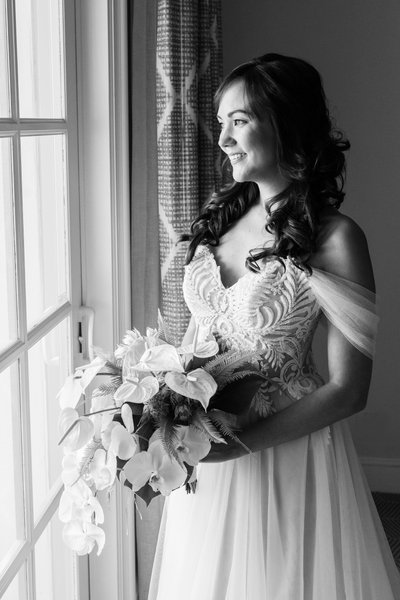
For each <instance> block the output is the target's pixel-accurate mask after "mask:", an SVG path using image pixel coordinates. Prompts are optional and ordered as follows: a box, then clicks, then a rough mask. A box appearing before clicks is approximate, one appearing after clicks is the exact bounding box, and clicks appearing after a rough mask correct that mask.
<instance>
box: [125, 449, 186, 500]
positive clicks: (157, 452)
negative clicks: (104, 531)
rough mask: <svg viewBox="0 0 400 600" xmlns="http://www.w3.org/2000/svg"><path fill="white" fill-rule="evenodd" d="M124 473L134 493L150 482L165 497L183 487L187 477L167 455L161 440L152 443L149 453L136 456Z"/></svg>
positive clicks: (128, 463)
mask: <svg viewBox="0 0 400 600" xmlns="http://www.w3.org/2000/svg"><path fill="white" fill-rule="evenodd" d="M124 473H125V476H126V478H127V479H128V481H129V482H130V483H131V484H132V489H133V491H134V492H137V491H138V490H140V488H142V487H143V486H144V485H145V484H146V483H147V482H148V483H149V484H150V486H151V487H152V488H153V490H154V491H155V492H161V494H163V495H164V496H169V494H170V493H171V492H172V490H174V489H176V488H177V487H180V486H181V485H183V483H184V482H185V480H186V477H187V473H186V471H185V470H183V469H182V467H181V466H180V465H179V464H178V463H177V462H176V460H174V459H173V458H171V457H170V456H169V455H168V454H167V453H166V451H165V449H164V447H163V444H162V441H161V440H160V439H156V440H155V441H153V442H152V443H150V445H149V448H148V450H147V451H145V452H139V453H138V454H135V456H133V457H132V458H131V459H130V460H129V461H128V462H127V463H126V465H125V467H124Z"/></svg>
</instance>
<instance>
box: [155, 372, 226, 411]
mask: <svg viewBox="0 0 400 600" xmlns="http://www.w3.org/2000/svg"><path fill="white" fill-rule="evenodd" d="M165 383H166V384H167V386H168V387H169V388H171V390H173V391H174V392H177V393H178V394H182V396H186V397H187V398H192V400H198V401H199V402H200V403H201V405H202V406H203V408H204V409H205V410H207V407H208V404H209V402H210V398H211V397H212V396H214V394H215V392H216V391H217V387H218V386H217V383H216V381H215V379H214V378H213V377H212V375H210V374H209V373H207V371H205V370H204V369H195V370H194V371H190V372H189V373H187V374H186V373H174V372H171V373H167V374H166V375H165Z"/></svg>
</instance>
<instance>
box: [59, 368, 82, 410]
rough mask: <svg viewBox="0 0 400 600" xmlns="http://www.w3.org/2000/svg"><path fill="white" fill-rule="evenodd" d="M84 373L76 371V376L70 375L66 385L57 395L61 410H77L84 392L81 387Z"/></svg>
mask: <svg viewBox="0 0 400 600" xmlns="http://www.w3.org/2000/svg"><path fill="white" fill-rule="evenodd" d="M81 378H82V371H76V372H75V375H69V376H68V377H67V379H66V380H65V383H64V385H63V386H62V388H61V390H60V391H59V392H58V394H57V399H58V401H59V403H60V407H61V408H75V406H76V405H77V404H78V402H79V400H80V397H81V396H82V394H83V392H84V390H83V388H82V385H81Z"/></svg>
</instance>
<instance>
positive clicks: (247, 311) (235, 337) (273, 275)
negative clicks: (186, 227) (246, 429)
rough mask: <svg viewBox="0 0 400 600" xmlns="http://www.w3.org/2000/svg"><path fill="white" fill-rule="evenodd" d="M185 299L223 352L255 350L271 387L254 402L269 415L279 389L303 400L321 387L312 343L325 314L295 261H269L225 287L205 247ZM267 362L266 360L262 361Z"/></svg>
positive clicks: (192, 267)
mask: <svg viewBox="0 0 400 600" xmlns="http://www.w3.org/2000/svg"><path fill="white" fill-rule="evenodd" d="M183 290H184V295H185V300H186V302H187V304H188V307H189V309H190V310H191V312H192V314H194V316H195V318H196V322H197V324H198V325H199V327H200V335H202V336H204V337H206V336H207V335H209V333H212V334H213V335H215V337H216V338H217V340H218V341H219V344H220V347H221V350H222V351H223V350H226V349H238V350H241V351H247V350H249V351H252V352H254V355H255V356H258V366H259V368H260V369H261V371H262V372H263V373H264V374H265V375H267V377H268V384H267V383H266V384H265V385H263V386H262V389H261V388H260V392H259V394H257V395H256V396H255V398H254V399H253V402H254V408H255V410H257V412H259V414H262V415H264V414H267V412H268V411H270V410H271V408H270V396H271V394H273V393H275V392H276V391H277V390H279V391H280V392H282V393H285V394H286V395H288V396H290V397H291V398H292V399H298V398H300V397H301V396H303V395H304V394H306V393H310V392H312V391H313V390H315V389H316V388H317V387H318V386H319V385H321V379H320V378H319V376H318V375H317V374H316V373H315V369H314V365H313V362H312V358H311V353H310V347H311V340H312V336H313V333H314V330H315V327H316V325H317V322H318V319H319V316H320V309H319V305H318V303H317V301H316V298H315V295H314V293H313V291H312V290H311V288H310V285H309V277H308V275H307V274H306V273H305V272H303V271H301V270H300V269H298V268H297V267H296V266H295V265H294V264H293V263H292V261H291V260H290V259H286V260H283V261H282V260H277V259H276V260H269V261H266V262H265V263H264V264H262V265H261V269H260V272H259V273H253V272H251V271H249V272H248V273H246V274H245V275H244V276H242V277H241V278H240V279H239V280H238V281H237V282H236V283H235V284H233V285H232V286H230V287H225V286H224V285H223V283H222V280H221V274H220V269H219V266H218V265H217V264H216V261H215V258H214V255H213V254H212V252H211V251H210V250H209V249H208V248H207V247H206V246H199V247H198V248H197V251H196V254H195V256H194V258H193V260H192V261H191V263H190V264H189V265H188V266H187V267H186V272H185V279H184V286H183ZM260 357H261V358H260Z"/></svg>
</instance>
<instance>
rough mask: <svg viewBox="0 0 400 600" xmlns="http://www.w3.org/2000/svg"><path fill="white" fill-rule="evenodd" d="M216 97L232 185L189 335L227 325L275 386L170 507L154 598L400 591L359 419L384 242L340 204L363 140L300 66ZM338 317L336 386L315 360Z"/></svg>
mask: <svg viewBox="0 0 400 600" xmlns="http://www.w3.org/2000/svg"><path fill="white" fill-rule="evenodd" d="M216 103H217V107H218V120H219V122H220V124H221V135H220V139H219V145H220V147H221V149H222V151H223V152H224V153H225V154H226V155H227V159H228V170H229V171H230V174H231V182H230V183H228V185H227V186H226V187H225V188H224V189H223V190H222V191H221V192H219V193H217V194H215V195H214V196H213V197H212V198H211V200H210V201H209V203H208V205H207V206H206V207H205V208H204V210H203V211H202V214H201V215H200V216H199V217H198V218H197V219H196V220H195V222H194V224H193V226H192V237H191V241H190V245H189V252H188V266H187V268H186V274H185V281H184V293H185V298H186V301H187V304H188V306H189V308H190V310H191V312H192V315H193V316H192V320H191V324H190V326H189V329H188V332H187V334H186V336H185V337H186V339H185V342H186V341H190V338H191V337H192V336H193V332H194V330H195V328H196V327H197V328H198V329H199V331H200V334H201V335H203V336H204V337H206V336H207V335H209V333H210V332H211V333H212V334H213V335H215V336H216V338H217V339H218V341H219V342H220V345H221V348H222V349H226V348H228V349H229V348H233V349H235V348H237V349H239V350H248V351H250V352H253V353H254V356H255V357H256V360H257V364H258V365H259V367H260V368H261V370H262V371H263V373H264V374H265V375H266V376H267V378H268V380H267V383H266V384H264V385H263V387H262V393H260V392H259V393H258V394H256V395H255V396H254V398H253V401H252V405H251V414H252V417H253V416H254V414H256V415H257V418H256V419H254V418H249V419H248V423H247V424H246V426H245V427H244V428H243V430H242V431H241V432H240V433H239V438H240V441H241V442H242V444H236V443H229V444H226V445H224V444H215V445H214V446H213V448H212V450H211V452H210V454H209V455H208V456H207V457H206V459H205V464H202V465H201V467H200V470H199V476H198V488H197V490H196V493H195V494H194V495H191V496H186V495H185V494H184V492H181V490H179V491H176V492H174V493H173V494H172V495H171V497H170V498H168V501H167V506H166V509H165V512H164V516H163V522H162V525H161V532H160V539H159V543H158V549H157V554H156V559H155V565H154V569H153V577H152V583H151V591H150V596H149V598H150V599H151V600H153V599H157V600H172V599H173V600H181V599H182V600H378V599H379V600H394V599H396V598H397V599H399V598H400V583H399V576H398V573H397V570H396V567H395V565H394V562H393V559H392V557H391V554H390V550H389V547H388V545H387V542H386V540H385V537H384V533H383V530H382V527H381V525H380V522H379V518H378V516H377V513H376V511H375V508H374V505H373V502H372V499H371V495H370V493H369V491H368V488H367V485H366V483H365V481H364V477H363V475H362V472H361V468H360V466H359V463H358V459H357V456H356V453H355V450H354V447H353V444H352V441H351V436H350V434H349V431H348V427H347V424H346V422H344V421H343V419H345V418H346V417H349V416H350V415H352V414H354V413H356V412H357V411H360V410H361V409H363V408H364V406H365V403H366V399H367V393H368V387H369V381H370V375H371V356H372V353H373V344H374V335H375V328H376V315H375V312H374V303H373V299H374V280H373V274H372V269H371V263H370V258H369V254H368V248H367V243H366V240H365V237H364V234H363V233H362V231H361V230H360V228H359V227H358V226H357V225H356V224H355V223H354V221H352V220H351V219H350V218H348V217H346V216H344V215H342V214H341V213H340V212H339V211H338V207H339V206H340V204H341V202H342V200H343V197H344V193H343V191H342V187H343V174H344V165H345V160H344V151H345V150H347V149H348V147H349V144H348V142H347V141H345V140H344V139H343V137H342V136H341V134H340V133H339V132H337V131H335V130H334V129H333V127H332V123H331V120H330V117H329V113H328V110H327V106H326V99H325V95H324V92H323V89H322V84H321V79H320V77H319V75H318V73H317V71H316V70H315V69H314V68H313V67H312V66H311V65H309V64H308V63H306V62H305V61H302V60H299V59H295V58H290V57H285V56H281V55H277V54H266V55H265V56H262V57H260V58H258V59H255V60H252V61H250V62H248V63H246V64H244V65H241V66H239V67H238V68H237V69H235V70H234V71H233V72H232V73H231V74H230V75H228V76H227V78H226V79H225V80H224V81H223V83H222V84H221V86H220V88H219V90H218V92H217V95H216ZM228 176H229V175H228ZM322 314H324V315H325V320H326V323H327V352H328V368H329V377H328V378H327V381H326V382H323V381H322V379H321V377H320V376H319V375H318V373H317V372H316V370H315V367H314V364H313V361H312V356H311V352H310V346H311V341H312V338H313V334H314V331H315V328H316V326H317V324H318V322H319V321H320V317H321V316H322ZM260 389H261V388H260ZM240 390H241V393H245V391H244V390H243V384H241V387H240ZM249 393H250V392H249ZM252 393H253V392H252ZM249 414H250V413H249ZM244 446H245V447H247V448H248V449H250V450H251V453H250V454H249V453H248V452H246V450H245V449H244Z"/></svg>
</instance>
